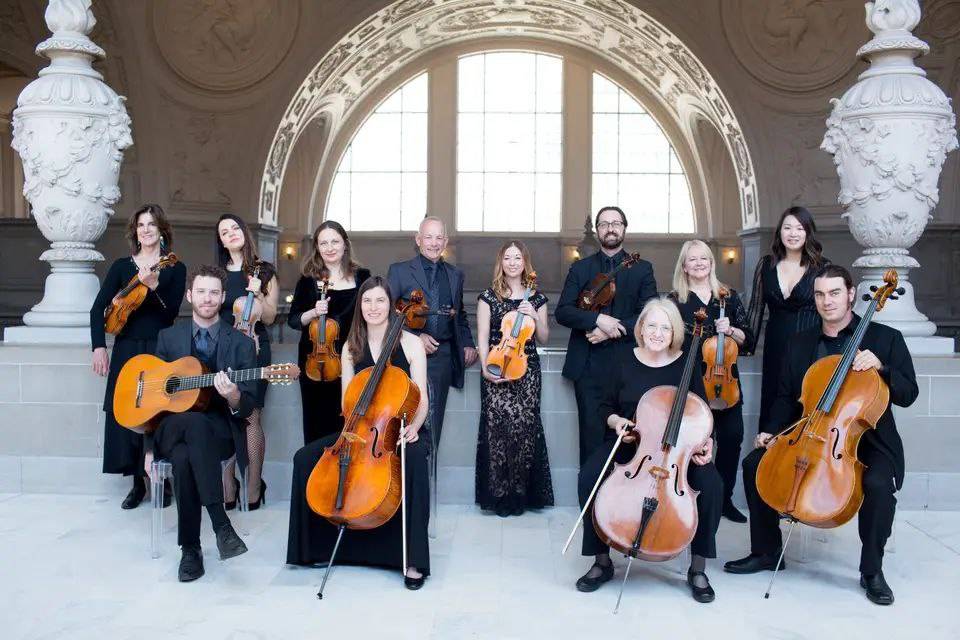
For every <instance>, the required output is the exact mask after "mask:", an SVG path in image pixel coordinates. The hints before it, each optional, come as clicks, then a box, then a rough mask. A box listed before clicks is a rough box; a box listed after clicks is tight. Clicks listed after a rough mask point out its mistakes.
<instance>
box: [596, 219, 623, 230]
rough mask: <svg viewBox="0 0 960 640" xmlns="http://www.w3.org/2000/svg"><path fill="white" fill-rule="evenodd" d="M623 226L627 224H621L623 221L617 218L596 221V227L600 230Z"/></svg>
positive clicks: (621, 227)
mask: <svg viewBox="0 0 960 640" xmlns="http://www.w3.org/2000/svg"><path fill="white" fill-rule="evenodd" d="M625 226H627V225H625V224H623V222H621V221H619V220H617V221H615V222H598V223H597V229H599V230H600V231H603V230H604V229H614V230H619V229H623V228H624V227H625Z"/></svg>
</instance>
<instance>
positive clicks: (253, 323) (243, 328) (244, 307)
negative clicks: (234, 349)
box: [233, 264, 263, 352]
mask: <svg viewBox="0 0 960 640" xmlns="http://www.w3.org/2000/svg"><path fill="white" fill-rule="evenodd" d="M259 288H260V265H259V264H258V265H257V266H255V267H254V268H253V277H251V278H250V281H249V282H248V283H247V295H245V296H244V297H242V298H237V299H236V300H234V301H233V328H234V329H236V330H237V331H239V332H240V333H242V334H244V335H246V336H248V337H250V338H253V342H254V343H255V344H256V345H257V351H258V352H259V351H260V339H259V338H258V337H257V332H256V328H257V322H259V321H260V316H261V315H263V305H262V304H261V303H260V302H259V301H258V300H257V290H258V289H259Z"/></svg>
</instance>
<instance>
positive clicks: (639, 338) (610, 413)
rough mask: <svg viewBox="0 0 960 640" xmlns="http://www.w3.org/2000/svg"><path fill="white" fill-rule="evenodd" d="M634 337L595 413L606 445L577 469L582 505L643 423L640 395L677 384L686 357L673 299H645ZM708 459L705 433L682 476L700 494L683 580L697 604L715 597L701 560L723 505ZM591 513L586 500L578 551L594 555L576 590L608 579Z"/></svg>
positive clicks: (608, 565) (628, 450)
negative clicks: (637, 414) (617, 441)
mask: <svg viewBox="0 0 960 640" xmlns="http://www.w3.org/2000/svg"><path fill="white" fill-rule="evenodd" d="M633 335H634V339H635V340H636V343H637V346H636V347H634V348H633V349H632V350H629V351H625V352H623V353H621V354H619V356H618V361H617V362H615V363H614V366H613V367H611V371H610V376H609V378H608V379H607V384H606V389H605V391H606V393H605V394H604V398H603V399H602V400H601V404H600V416H601V417H602V419H603V420H604V422H605V423H606V425H607V427H608V431H607V434H606V441H605V444H604V446H602V447H600V448H599V449H598V450H597V451H595V452H594V453H593V454H592V455H591V456H590V457H589V458H588V459H587V460H586V462H584V464H583V465H582V466H581V467H580V477H579V482H578V485H579V486H578V489H579V495H580V505H581V507H582V506H583V505H585V504H587V502H588V500H589V499H590V497H591V491H592V489H593V487H594V486H595V485H596V483H597V479H598V478H599V477H600V476H601V474H605V472H606V470H605V469H604V466H605V463H606V462H607V459H608V457H609V456H610V453H611V451H612V449H613V447H614V446H615V442H614V438H616V437H617V436H618V435H620V434H621V433H622V434H624V438H623V442H624V443H632V442H635V441H636V438H637V436H638V435H639V431H640V428H641V427H643V425H641V426H640V427H637V425H635V424H634V421H633V419H634V417H635V412H636V410H637V406H638V403H639V402H640V399H641V398H642V397H643V396H644V394H645V393H646V392H647V391H649V390H650V389H653V388H654V387H658V386H664V385H666V386H678V385H680V383H681V379H682V378H683V374H684V368H685V364H686V360H687V358H685V357H684V352H683V351H682V347H683V341H684V340H683V336H684V330H683V322H682V320H681V319H680V312H679V311H678V310H677V307H676V305H675V304H673V302H671V301H669V300H666V299H659V298H654V299H652V300H650V301H649V302H647V304H646V305H645V306H644V307H643V311H642V312H641V313H640V317H639V318H638V320H637V324H636V325H635V327H634V332H633ZM690 392H691V393H693V394H696V395H697V396H699V397H700V398H703V397H704V391H703V380H702V379H701V377H700V376H697V375H694V376H691V379H690ZM674 395H675V394H674ZM688 406H689V405H688ZM667 409H668V410H669V407H667ZM707 412H708V413H709V411H708V410H707ZM633 449H634V447H631V446H621V447H620V449H619V451H617V452H616V454H615V455H614V461H615V462H616V463H618V464H626V463H627V462H629V461H630V460H631V459H632V458H633V454H634V451H633ZM712 458H713V440H712V438H711V437H709V436H708V437H707V438H706V439H704V440H703V441H702V443H701V444H699V445H697V446H696V447H695V448H694V450H693V454H692V456H691V458H690V461H691V462H692V464H690V465H689V467H688V472H687V478H686V479H687V482H688V483H689V486H690V488H691V489H693V490H694V491H699V492H700V494H699V496H698V497H697V500H696V507H697V512H698V514H699V520H698V524H697V528H696V533H695V534H694V535H693V540H692V542H691V544H690V550H691V553H692V555H691V562H690V568H689V569H688V571H687V584H688V585H689V586H690V590H691V593H692V594H693V598H694V599H695V600H696V601H697V602H712V601H713V599H714V597H715V594H714V591H713V588H712V587H711V586H710V581H709V580H708V579H707V575H706V574H705V573H704V569H705V568H706V559H707V558H715V557H716V556H717V547H716V539H715V538H716V533H717V527H718V526H719V524H720V511H721V507H722V504H723V481H722V480H721V479H720V474H719V473H717V470H716V468H715V467H714V465H713V462H712ZM612 466H613V465H611V467H612ZM638 486H639V483H638ZM601 491H602V489H601ZM638 492H639V490H638ZM593 512H594V509H593V503H591V505H590V507H589V508H588V509H587V510H586V512H585V514H584V522H583V551H582V553H583V555H585V556H594V557H595V560H594V564H593V566H592V567H591V568H590V570H589V571H587V573H585V574H584V575H583V576H582V577H581V578H580V579H579V580H577V584H576V586H577V589H578V590H579V591H584V592H590V591H596V590H597V589H598V588H599V587H600V585H602V584H603V583H605V582H608V581H609V580H610V579H611V578H613V564H612V562H611V561H610V548H609V546H607V544H605V543H604V541H603V540H602V539H601V537H600V535H599V534H598V533H597V531H596V528H595V526H594V518H593V515H594V513H593Z"/></svg>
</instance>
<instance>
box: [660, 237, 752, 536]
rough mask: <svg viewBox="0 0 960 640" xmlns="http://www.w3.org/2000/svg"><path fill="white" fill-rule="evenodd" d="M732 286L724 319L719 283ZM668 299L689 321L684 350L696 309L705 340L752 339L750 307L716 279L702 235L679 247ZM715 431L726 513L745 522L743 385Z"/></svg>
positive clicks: (718, 416) (720, 413)
mask: <svg viewBox="0 0 960 640" xmlns="http://www.w3.org/2000/svg"><path fill="white" fill-rule="evenodd" d="M721 287H723V288H725V289H727V290H728V291H729V292H730V295H729V296H728V297H727V299H726V310H725V313H724V318H723V319H722V320H721V319H720V298H719V296H720V288H721ZM670 299H671V300H673V301H674V303H676V305H677V308H678V309H680V317H681V318H683V323H684V325H685V326H686V327H687V331H686V333H685V336H684V341H683V350H684V351H687V350H688V349H689V348H690V343H691V342H692V340H693V336H692V335H691V333H690V329H691V328H692V327H693V322H694V318H693V314H695V313H696V312H697V311H698V310H699V309H706V310H707V321H706V323H705V324H704V325H703V339H704V340H706V339H707V338H709V337H711V336H715V335H717V334H718V333H722V334H723V335H725V336H727V337H729V338H730V339H731V340H733V341H734V342H736V343H737V346H739V347H742V346H743V345H744V343H747V344H749V343H752V342H753V334H752V333H751V332H750V327H749V323H748V322H747V311H746V309H744V307H743V303H742V302H741V301H740V296H739V295H737V292H736V291H735V290H733V289H732V288H730V287H727V286H726V285H723V284H721V283H720V281H719V280H717V269H716V262H715V261H714V258H713V252H712V251H711V250H710V247H708V246H707V244H706V243H705V242H703V241H702V240H688V241H687V242H685V243H684V244H683V247H681V249H680V256H679V257H678V258H677V266H676V268H675V269H674V271H673V291H671V292H670ZM705 371H706V368H705V365H704V364H703V359H702V358H701V359H700V366H699V367H698V368H697V370H696V374H695V375H697V376H703V374H704V373H705ZM733 375H734V376H736V377H737V386H738V388H739V386H740V381H739V378H740V372H739V371H738V369H737V365H736V364H734V365H733ZM712 413H713V437H714V440H715V441H716V443H717V449H716V451H715V452H714V457H715V459H716V466H717V471H718V472H720V477H721V478H723V516H724V517H725V518H727V519H728V520H731V521H733V522H739V523H741V524H742V523H744V522H746V521H747V517H746V516H745V515H743V514H742V513H740V511H739V510H738V509H737V508H736V507H735V506H733V500H732V496H733V489H734V487H735V486H736V484H737V468H738V467H739V466H740V445H741V444H743V390H742V389H741V390H740V399H739V400H738V401H737V404H735V405H734V406H732V407H728V408H726V409H714V410H713V411H712Z"/></svg>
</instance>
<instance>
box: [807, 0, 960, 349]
mask: <svg viewBox="0 0 960 640" xmlns="http://www.w3.org/2000/svg"><path fill="white" fill-rule="evenodd" d="M866 10H867V27H868V28H869V29H870V31H872V32H873V33H874V34H875V35H874V38H873V39H872V40H870V42H868V43H867V44H865V45H864V46H863V47H861V48H860V50H859V51H858V52H857V55H858V56H860V57H861V58H863V59H864V60H866V61H867V62H869V63H870V68H869V69H867V70H866V71H864V72H863V73H862V74H861V75H860V78H859V80H858V82H857V84H855V85H854V86H853V87H851V88H850V89H849V90H848V91H847V92H846V93H845V94H844V95H843V97H842V98H840V99H839V100H837V99H834V100H832V101H831V102H832V103H833V113H831V114H830V117H829V118H828V119H827V133H826V136H825V137H824V139H823V143H822V145H821V148H822V149H824V150H825V151H828V152H829V153H832V154H833V156H834V164H836V166H837V174H838V175H839V176H840V195H839V202H840V204H841V205H842V206H843V207H844V209H845V213H844V214H843V215H844V217H845V218H847V221H848V223H849V225H850V232H851V233H852V234H853V237H854V238H855V239H856V240H857V242H859V243H860V245H861V246H863V247H864V251H863V255H862V256H860V258H858V259H857V260H856V262H854V263H853V266H854V267H858V268H859V269H861V270H862V275H863V280H862V281H861V282H860V284H859V286H858V288H857V297H858V304H859V305H861V308H862V306H865V305H866V303H865V302H863V301H862V300H860V299H861V298H862V296H863V294H864V293H869V288H870V286H871V285H876V284H879V283H880V282H881V281H882V276H883V273H884V271H885V270H886V269H888V268H891V267H892V268H894V269H896V270H897V271H898V272H899V274H900V284H901V286H903V287H904V289H906V293H905V294H904V295H902V296H900V299H899V300H896V301H890V302H888V303H887V305H886V307H885V308H884V310H883V312H882V313H880V314H877V316H876V319H877V321H879V322H883V323H885V324H888V325H890V326H893V327H895V328H897V329H899V330H900V331H902V332H903V334H904V336H906V337H907V342H908V344H909V346H910V348H911V350H912V351H913V352H914V353H942V352H951V351H952V350H953V341H952V339H948V338H933V337H931V336H933V334H934V332H935V331H936V325H934V324H933V323H932V322H930V321H929V320H928V319H927V317H926V316H925V315H923V314H922V313H921V312H920V311H919V310H918V309H917V306H916V302H915V300H914V293H913V285H912V283H911V282H910V280H909V276H910V273H909V272H910V270H911V269H917V268H918V267H919V266H920V263H919V262H917V260H916V259H914V258H913V256H911V255H910V252H909V248H910V247H912V246H913V245H914V243H916V242H917V240H919V239H920V236H921V235H922V234H923V231H924V228H925V227H926V226H927V222H928V221H929V220H930V219H931V217H932V216H931V215H930V212H931V211H932V210H933V208H934V207H935V206H936V205H937V202H938V200H939V191H938V189H937V181H938V179H939V177H940V171H941V169H942V168H943V162H944V159H945V157H946V155H947V154H948V153H949V152H951V151H953V150H954V149H956V148H957V133H956V130H955V125H956V119H955V116H954V114H953V110H952V109H951V106H950V99H949V98H947V96H945V95H944V93H943V91H941V90H940V88H939V87H937V86H936V85H935V84H934V83H933V82H931V81H930V80H928V79H927V78H926V73H925V72H924V71H923V69H920V68H919V67H917V66H916V64H914V58H916V57H918V56H920V55H923V54H925V53H928V52H929V51H930V47H929V46H928V45H927V43H925V42H923V41H922V40H919V39H918V38H916V37H914V36H913V34H912V33H911V31H912V30H913V29H914V28H915V27H916V26H917V24H918V23H919V22H920V6H919V4H918V2H917V0H878V1H877V2H868V3H867V4H866Z"/></svg>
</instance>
